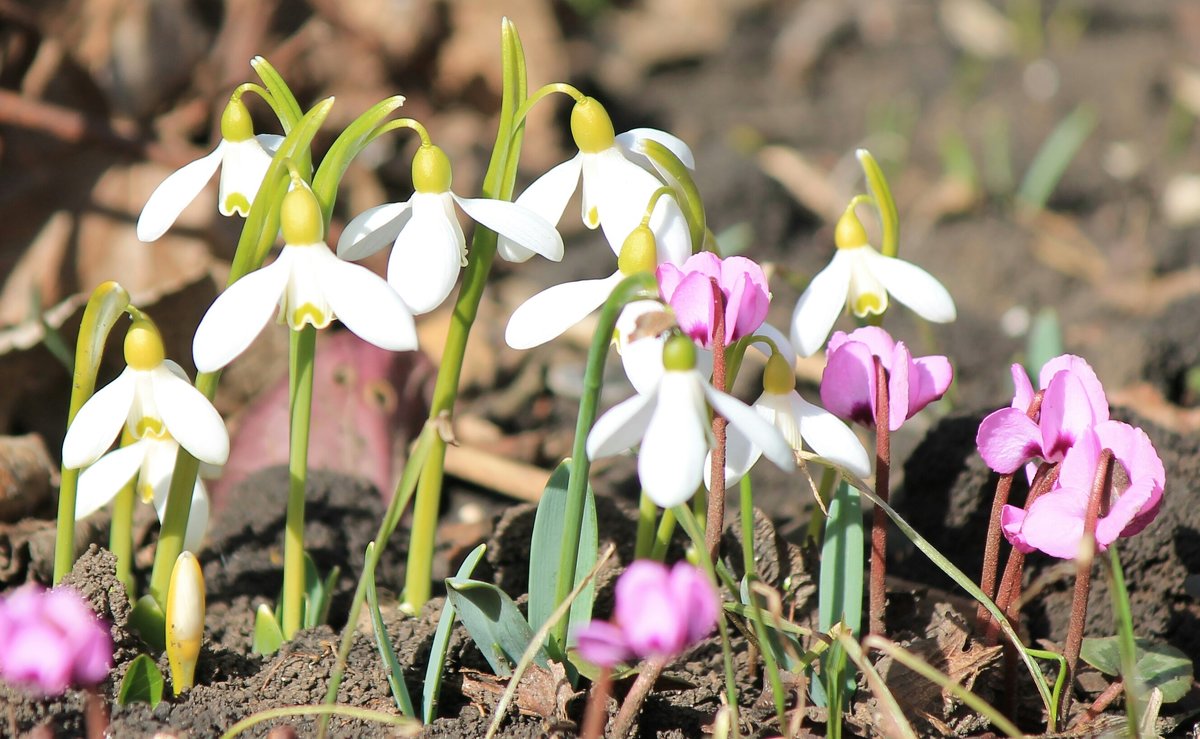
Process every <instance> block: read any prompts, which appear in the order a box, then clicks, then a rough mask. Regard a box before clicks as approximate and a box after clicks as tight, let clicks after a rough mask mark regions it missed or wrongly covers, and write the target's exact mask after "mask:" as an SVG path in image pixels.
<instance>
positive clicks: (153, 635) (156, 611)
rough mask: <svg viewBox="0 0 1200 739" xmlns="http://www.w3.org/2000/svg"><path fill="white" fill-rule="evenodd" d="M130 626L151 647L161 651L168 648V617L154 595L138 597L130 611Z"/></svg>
mask: <svg viewBox="0 0 1200 739" xmlns="http://www.w3.org/2000/svg"><path fill="white" fill-rule="evenodd" d="M129 628H130V629H132V630H133V631H134V633H136V634H137V635H138V636H140V637H141V638H142V641H144V642H146V644H147V645H149V647H150V648H151V649H153V650H155V651H158V652H161V651H163V650H164V649H166V648H167V617H166V616H165V615H164V614H163V612H162V609H161V608H159V607H158V601H156V600H154V598H153V597H151V596H149V595H143V596H142V597H141V598H138V600H137V603H135V604H134V605H133V610H132V611H130V612H129Z"/></svg>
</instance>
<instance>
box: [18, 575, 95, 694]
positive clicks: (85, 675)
mask: <svg viewBox="0 0 1200 739" xmlns="http://www.w3.org/2000/svg"><path fill="white" fill-rule="evenodd" d="M112 654H113V644H112V638H111V637H110V636H109V633H108V627H107V626H106V625H105V624H104V623H103V622H102V621H100V619H99V618H97V617H96V614H94V613H93V612H92V610H91V609H90V608H88V605H87V603H85V602H84V600H83V598H82V597H81V596H80V595H79V593H78V592H77V591H75V590H73V589H71V588H67V587H59V588H55V589H53V590H44V589H43V588H42V587H41V586H40V585H36V584H30V585H26V586H24V587H22V588H19V589H17V590H16V591H14V592H13V593H11V594H10V595H8V596H7V597H5V598H3V599H2V600H0V679H3V680H4V681H5V682H8V683H12V684H15V685H21V686H24V687H26V688H28V689H30V690H33V691H36V692H40V693H42V694H44V695H61V694H62V693H64V692H66V690H67V688H68V687H70V686H72V685H75V686H91V685H95V684H96V683H98V682H100V681H101V680H103V679H104V678H106V677H108V671H109V670H110V669H111V668H112Z"/></svg>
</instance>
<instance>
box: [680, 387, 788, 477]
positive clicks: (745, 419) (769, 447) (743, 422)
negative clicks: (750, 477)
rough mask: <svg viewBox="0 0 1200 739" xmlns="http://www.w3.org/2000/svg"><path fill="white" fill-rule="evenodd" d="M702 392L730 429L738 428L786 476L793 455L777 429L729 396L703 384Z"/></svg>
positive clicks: (748, 407)
mask: <svg viewBox="0 0 1200 739" xmlns="http://www.w3.org/2000/svg"><path fill="white" fill-rule="evenodd" d="M703 388H704V395H705V396H706V397H707V398H708V402H709V404H711V405H712V407H713V410H715V411H716V412H717V413H720V414H721V415H722V416H725V418H726V419H727V420H728V421H729V425H730V426H737V427H738V430H739V431H741V432H742V433H743V434H745V435H746V438H747V439H749V441H750V443H751V444H753V445H755V446H756V447H758V448H759V449H762V452H763V454H765V455H766V456H767V459H769V460H771V461H772V462H774V463H775V465H776V466H777V467H779V468H780V469H781V470H783V471H785V472H790V471H792V470H793V469H795V468H796V455H795V453H794V452H793V451H792V447H791V446H790V445H789V444H788V443H787V440H786V439H784V438H783V434H782V433H781V432H780V431H779V429H777V428H775V426H774V425H772V424H770V423H768V422H767V421H766V419H764V418H763V417H762V416H760V415H758V413H757V412H756V411H755V410H754V409H753V408H751V407H750V406H748V405H746V404H745V403H743V402H742V401H740V400H738V399H737V398H735V397H733V396H732V395H726V394H725V393H723V392H721V391H720V390H717V389H715V388H713V387H712V386H711V385H709V384H708V383H704V386H703Z"/></svg>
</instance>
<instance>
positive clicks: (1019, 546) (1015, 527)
mask: <svg viewBox="0 0 1200 739" xmlns="http://www.w3.org/2000/svg"><path fill="white" fill-rule="evenodd" d="M1024 523H1025V509H1024V508H1018V507H1017V506H1013V505H1006V506H1004V510H1002V511H1001V512H1000V529H1001V530H1002V531H1003V532H1004V538H1005V539H1008V543H1009V544H1012V545H1013V548H1014V549H1016V550H1017V551H1019V552H1022V553H1024V554H1029V553H1030V552H1032V551H1033V547H1031V546H1029V543H1028V542H1026V541H1025V536H1024V535H1023V534H1022V533H1021V526H1022V525H1023V524H1024Z"/></svg>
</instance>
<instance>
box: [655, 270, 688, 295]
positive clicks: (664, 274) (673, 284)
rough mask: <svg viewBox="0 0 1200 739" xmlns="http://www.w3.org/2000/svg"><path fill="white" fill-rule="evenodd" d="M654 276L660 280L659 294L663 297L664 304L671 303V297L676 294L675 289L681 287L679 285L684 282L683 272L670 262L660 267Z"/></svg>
mask: <svg viewBox="0 0 1200 739" xmlns="http://www.w3.org/2000/svg"><path fill="white" fill-rule="evenodd" d="M654 276H655V279H657V280H658V294H659V295H661V296H662V299H663V301H664V302H670V301H671V296H672V295H674V294H675V288H677V287H679V283H680V282H681V281H682V280H683V277H684V272H683V270H681V269H679V268H678V267H676V266H675V265H673V264H671V263H670V262H663V263H662V264H660V265H658V269H657V270H656V271H655V273H654Z"/></svg>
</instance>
